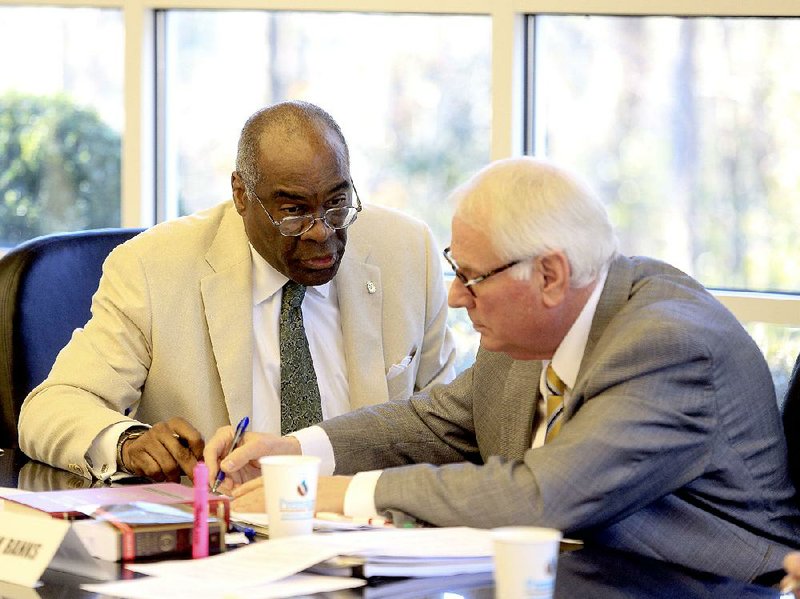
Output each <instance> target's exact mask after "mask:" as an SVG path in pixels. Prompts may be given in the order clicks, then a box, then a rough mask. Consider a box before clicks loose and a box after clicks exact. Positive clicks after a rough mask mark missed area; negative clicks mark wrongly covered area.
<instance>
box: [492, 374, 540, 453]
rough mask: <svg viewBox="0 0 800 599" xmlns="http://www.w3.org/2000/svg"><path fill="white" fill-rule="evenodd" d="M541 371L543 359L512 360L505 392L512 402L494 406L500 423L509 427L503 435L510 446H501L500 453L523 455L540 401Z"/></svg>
mask: <svg viewBox="0 0 800 599" xmlns="http://www.w3.org/2000/svg"><path fill="white" fill-rule="evenodd" d="M541 374H542V363H541V362H539V361H538V360H531V361H524V360H515V361H514V362H512V364H511V372H510V373H509V376H508V384H507V385H506V389H505V393H504V397H505V399H506V401H510V402H511V404H510V405H508V406H507V407H505V406H503V407H500V406H498V409H497V410H496V412H497V413H498V414H502V415H503V417H502V418H501V421H502V423H503V424H502V426H504V427H506V428H507V429H508V431H507V433H506V434H504V435H503V439H504V440H505V444H508V445H509V446H503V447H502V451H501V452H499V454H500V455H504V456H509V457H511V458H512V459H522V457H523V456H524V455H525V452H526V451H527V450H528V449H530V448H531V445H532V444H533V427H534V424H535V418H536V408H537V407H538V406H539V402H541V401H542V394H541V393H540V392H539V379H540V377H541ZM508 414H518V417H514V418H508V416H507V415H508ZM505 444H503V445H505Z"/></svg>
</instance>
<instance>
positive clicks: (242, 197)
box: [231, 171, 249, 216]
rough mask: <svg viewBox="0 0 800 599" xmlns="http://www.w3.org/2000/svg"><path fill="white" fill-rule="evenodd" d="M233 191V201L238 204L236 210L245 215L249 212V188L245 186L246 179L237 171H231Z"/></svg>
mask: <svg viewBox="0 0 800 599" xmlns="http://www.w3.org/2000/svg"><path fill="white" fill-rule="evenodd" d="M231 191H232V192H233V203H234V205H235V206H236V212H238V213H239V214H240V215H241V216H244V214H245V212H247V205H248V203H249V202H248V201H247V190H246V189H245V186H244V181H242V177H241V176H240V175H239V173H238V172H237V171H233V172H232V173H231Z"/></svg>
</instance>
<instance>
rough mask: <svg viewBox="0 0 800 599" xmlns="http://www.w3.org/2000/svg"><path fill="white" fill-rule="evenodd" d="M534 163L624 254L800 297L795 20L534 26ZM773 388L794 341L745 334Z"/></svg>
mask: <svg viewBox="0 0 800 599" xmlns="http://www.w3.org/2000/svg"><path fill="white" fill-rule="evenodd" d="M530 31H531V33H532V41H533V43H534V48H535V52H534V56H535V58H534V62H533V64H532V65H530V68H531V69H532V70H531V72H532V73H533V77H534V78H535V85H534V89H535V96H534V98H533V99H532V101H533V104H532V106H533V115H534V123H535V124H534V128H533V130H532V131H531V140H532V144H533V146H534V149H535V151H536V153H537V154H541V155H546V156H548V157H549V158H551V159H553V160H555V161H556V162H560V163H563V164H566V165H569V166H571V167H572V168H574V169H575V170H576V171H577V172H579V173H582V174H583V175H584V176H585V177H586V178H587V180H588V182H589V183H590V185H591V186H592V187H593V188H595V189H596V190H598V191H599V192H600V193H601V195H602V197H603V198H604V199H605V200H606V201H607V202H608V203H609V207H610V210H611V214H612V219H613V220H614V222H615V223H616V225H617V227H618V230H619V233H620V239H621V245H622V249H623V252H625V253H627V254H644V255H650V256H655V257H658V258H661V259H663V260H666V261H668V262H670V263H672V264H674V265H676V266H678V267H679V268H681V269H683V270H685V271H686V272H688V273H690V274H692V275H693V276H695V277H696V278H698V279H699V280H700V281H701V282H702V283H703V284H705V285H706V286H708V287H715V288H727V289H748V290H757V291H782V292H798V291H800V259H799V258H800V236H798V235H797V229H798V223H799V222H800V170H798V168H797V163H798V160H800V119H798V115H800V86H799V85H798V81H800V63H798V61H795V60H790V59H788V57H790V56H797V55H798V54H800V19H760V18H716V17H715V18H694V17H693V18H674V17H612V16H590V17H586V16H541V17H535V19H534V23H533V26H532V27H531V28H530ZM749 327H750V332H751V334H752V335H753V336H754V337H755V338H756V340H757V341H758V342H759V343H760V345H761V347H762V349H763V350H764V351H765V352H766V353H767V356H768V358H769V361H770V364H771V366H772V367H773V371H774V374H775V379H776V382H777V383H778V385H779V387H780V385H781V383H783V382H785V377H786V375H787V374H788V372H789V371H790V370H791V366H792V365H793V364H794V360H795V357H796V356H797V353H798V351H800V330H798V329H793V328H784V327H770V326H765V325H760V324H758V323H750V325H749Z"/></svg>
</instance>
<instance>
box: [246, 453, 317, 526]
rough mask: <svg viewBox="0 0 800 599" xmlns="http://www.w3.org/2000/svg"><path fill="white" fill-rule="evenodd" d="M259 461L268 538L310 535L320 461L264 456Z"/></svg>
mask: <svg viewBox="0 0 800 599" xmlns="http://www.w3.org/2000/svg"><path fill="white" fill-rule="evenodd" d="M259 462H260V463H261V475H262V478H263V481H264V503H265V507H266V510H267V516H268V517H269V538H270V539H279V538H281V537H291V536H295V535H308V534H311V532H312V529H313V525H314V506H315V504H316V502H317V479H318V478H319V462H320V459H319V458H317V457H313V456H301V455H275V456H266V457H263V458H261V459H260V460H259Z"/></svg>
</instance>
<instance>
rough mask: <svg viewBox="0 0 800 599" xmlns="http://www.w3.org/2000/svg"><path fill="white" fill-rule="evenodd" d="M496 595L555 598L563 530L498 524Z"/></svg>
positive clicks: (521, 598)
mask: <svg viewBox="0 0 800 599" xmlns="http://www.w3.org/2000/svg"><path fill="white" fill-rule="evenodd" d="M492 538H493V540H494V565H495V569H494V578H495V597H499V598H502V599H551V598H552V597H553V592H554V591H555V586H556V566H557V565H558V550H559V547H560V543H561V532H560V531H558V530H555V529H553V528H538V527H534V526H509V527H504V528H495V529H494V530H493V531H492Z"/></svg>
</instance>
